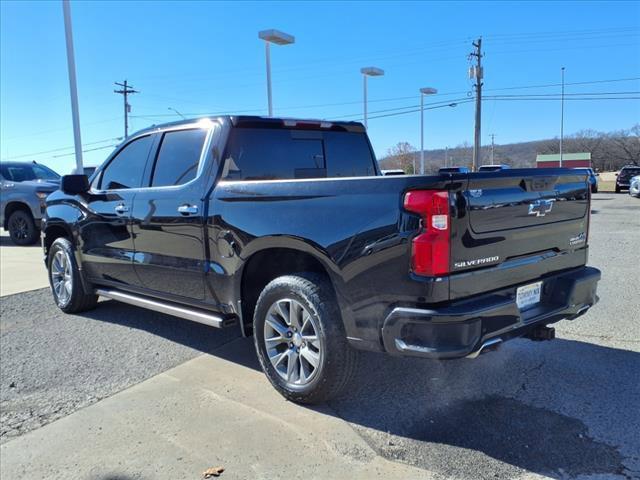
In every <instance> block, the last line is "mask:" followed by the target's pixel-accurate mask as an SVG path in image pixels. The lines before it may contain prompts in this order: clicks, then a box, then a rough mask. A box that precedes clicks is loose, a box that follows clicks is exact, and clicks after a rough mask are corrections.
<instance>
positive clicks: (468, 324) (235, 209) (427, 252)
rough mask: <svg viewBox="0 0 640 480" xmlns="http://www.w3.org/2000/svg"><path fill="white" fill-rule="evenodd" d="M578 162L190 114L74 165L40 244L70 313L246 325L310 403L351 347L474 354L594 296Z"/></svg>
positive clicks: (536, 333)
mask: <svg viewBox="0 0 640 480" xmlns="http://www.w3.org/2000/svg"><path fill="white" fill-rule="evenodd" d="M583 178H584V177H583V175H582V174H579V173H578V172H573V171H570V170H566V169H544V171H542V170H541V169H535V168H533V169H519V170H515V169H514V170H509V171H505V172H504V174H503V175H501V176H500V177H496V178H488V177H487V176H486V175H483V174H477V173H471V174H466V178H465V179H464V181H460V179H459V178H449V177H446V178H445V177H444V176H441V175H435V176H413V175H398V176H391V177H383V176H381V174H380V171H379V170H378V166H377V162H376V159H375V156H374V154H373V151H372V148H371V146H370V143H369V140H368V138H367V135H366V130H365V129H364V127H363V126H362V124H360V123H355V122H326V121H317V122H315V121H310V120H303V121H299V120H293V119H286V120H283V119H277V118H260V117H215V118H208V119H204V120H200V121H182V122H178V123H172V124H167V125H162V126H157V127H152V128H149V129H147V130H143V131H140V132H138V133H136V134H133V135H132V136H131V137H129V138H127V139H126V141H125V142H123V143H122V144H121V145H120V146H119V147H118V148H116V150H115V151H114V152H113V153H112V154H111V156H110V157H109V158H108V159H107V161H106V162H105V163H104V164H103V165H102V166H101V167H99V168H98V170H97V171H96V173H95V174H94V176H93V179H92V180H91V182H90V183H89V181H88V179H87V177H86V176H83V175H71V176H65V177H64V178H63V180H62V187H61V191H57V192H55V193H53V194H52V195H51V196H50V197H49V198H48V199H47V210H46V217H45V223H44V234H43V247H44V253H45V257H46V264H47V268H48V274H49V279H50V282H51V286H52V293H53V299H54V301H55V302H56V304H57V305H58V307H59V308H60V309H61V310H62V311H64V312H68V313H75V312H81V311H83V310H87V309H90V308H93V307H95V306H96V303H97V300H98V297H99V296H103V297H107V298H111V299H116V300H119V301H122V302H125V303H130V304H133V305H138V306H140V307H143V308H148V309H151V310H157V311H161V312H164V313H168V314H171V315H175V316H178V317H182V318H186V319H189V320H193V321H197V322H201V323H204V324H207V325H210V326H213V327H220V328H229V327H234V328H238V329H239V330H240V332H241V333H242V335H245V336H246V335H253V337H254V342H255V346H256V350H257V354H258V357H259V360H260V364H261V365H262V368H263V370H264V372H265V374H266V376H267V377H268V379H269V380H270V382H271V383H272V384H273V386H274V387H275V388H276V389H277V390H278V391H279V392H280V393H281V394H282V395H284V396H285V397H286V398H288V399H290V400H293V401H296V402H302V403H314V402H321V401H325V400H327V399H329V398H331V397H332V396H334V395H336V394H338V393H339V392H340V391H342V390H343V389H344V388H345V387H346V386H347V385H348V381H349V378H350V376H351V374H352V372H353V371H354V365H355V362H356V358H357V354H356V352H357V350H358V349H361V350H370V351H377V352H387V353H389V354H392V355H408V356H416V357H424V358H431V359H445V358H462V357H470V358H474V357H476V356H478V355H479V354H480V353H482V352H484V351H486V350H489V349H495V348H496V347H497V346H498V345H499V344H500V343H502V342H505V341H507V340H509V339H511V338H516V337H520V336H526V337H528V338H532V339H550V338H552V337H553V332H554V330H553V328H550V327H548V325H549V324H552V323H554V322H557V321H559V320H561V319H564V318H569V319H574V318H577V317H579V316H581V315H582V314H584V313H585V312H586V311H587V310H589V308H591V307H592V306H593V305H594V304H595V303H596V301H597V296H596V286H597V282H598V280H599V279H600V271H599V270H597V269H595V268H591V267H587V266H586V265H585V263H586V260H587V250H588V249H587V239H588V238H587V237H588V222H589V212H590V204H589V201H590V196H589V192H588V188H587V185H586V183H585V182H584V181H583ZM522 185H524V186H526V188H521V186H522Z"/></svg>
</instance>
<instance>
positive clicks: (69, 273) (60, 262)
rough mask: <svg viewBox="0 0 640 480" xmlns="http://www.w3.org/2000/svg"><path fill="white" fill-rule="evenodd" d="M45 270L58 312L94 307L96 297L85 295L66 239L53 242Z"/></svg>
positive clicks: (74, 311) (73, 256)
mask: <svg viewBox="0 0 640 480" xmlns="http://www.w3.org/2000/svg"><path fill="white" fill-rule="evenodd" d="M47 269H48V273H49V284H50V285H51V292H52V293H53V299H54V300H55V302H56V305H58V308H59V309H60V310H62V311H63V312H65V313H78V312H84V311H86V310H90V309H92V308H94V307H95V306H96V304H97V303H98V296H97V295H95V294H93V293H90V294H86V293H85V291H84V288H83V286H82V279H81V278H80V270H79V269H78V264H77V262H76V258H75V255H74V251H73V245H72V244H71V242H70V241H69V240H68V239H66V238H64V237H61V238H57V239H56V240H55V241H54V242H53V244H52V245H51V247H50V248H49V255H48V257H47Z"/></svg>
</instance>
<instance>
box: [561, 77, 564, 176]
mask: <svg viewBox="0 0 640 480" xmlns="http://www.w3.org/2000/svg"><path fill="white" fill-rule="evenodd" d="M560 74H561V75H562V94H561V95H560V168H562V154H563V151H562V146H563V145H562V143H563V140H564V67H562V68H561V69H560Z"/></svg>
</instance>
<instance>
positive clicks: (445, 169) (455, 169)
mask: <svg viewBox="0 0 640 480" xmlns="http://www.w3.org/2000/svg"><path fill="white" fill-rule="evenodd" d="M470 171H471V170H469V169H468V168H467V167H442V168H440V169H439V170H438V173H469V172H470Z"/></svg>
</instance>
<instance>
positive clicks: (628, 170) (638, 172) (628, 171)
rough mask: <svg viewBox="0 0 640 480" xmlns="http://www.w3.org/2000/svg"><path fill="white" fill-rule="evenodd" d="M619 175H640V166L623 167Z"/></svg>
mask: <svg viewBox="0 0 640 480" xmlns="http://www.w3.org/2000/svg"><path fill="white" fill-rule="evenodd" d="M620 175H622V176H624V177H633V176H635V175H640V167H638V168H633V167H632V168H623V169H622V171H621V172H620Z"/></svg>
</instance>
